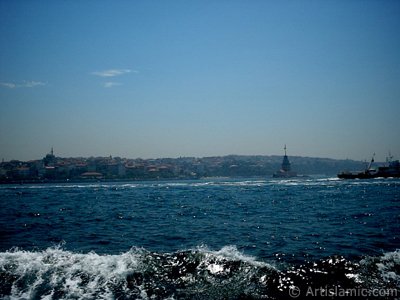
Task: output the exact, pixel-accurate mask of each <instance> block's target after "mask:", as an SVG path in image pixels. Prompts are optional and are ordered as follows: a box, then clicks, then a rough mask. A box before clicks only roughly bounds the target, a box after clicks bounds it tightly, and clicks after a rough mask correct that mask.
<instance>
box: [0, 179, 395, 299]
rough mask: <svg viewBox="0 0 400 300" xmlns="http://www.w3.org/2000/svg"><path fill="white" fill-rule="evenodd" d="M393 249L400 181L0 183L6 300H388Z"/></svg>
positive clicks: (0, 291) (1, 283) (1, 292)
mask: <svg viewBox="0 0 400 300" xmlns="http://www.w3.org/2000/svg"><path fill="white" fill-rule="evenodd" d="M399 248H400V180H399V179H373V180H350V181H346V180H338V179H337V178H326V177H309V178H299V179H290V180H278V179H269V178H267V179H265V178H261V179H260V178H258V179H243V178H241V179H203V180H194V181H157V182H156V181H153V182H96V183H65V184H26V185H2V186H0V252H1V253H0V297H3V298H5V299H44V298H45V299H100V298H102V299H291V298H294V297H293V296H299V297H300V298H301V297H305V296H306V295H307V296H315V295H314V294H312V293H310V292H311V290H310V287H312V288H313V289H314V290H317V292H318V291H319V292H320V293H323V292H322V291H329V292H330V294H327V296H329V297H331V298H335V297H336V296H337V297H339V296H340V295H339V293H340V292H341V291H342V290H338V288H340V289H344V288H347V289H348V290H351V289H356V291H357V292H358V293H359V294H357V295H358V296H360V297H361V298H365V297H362V296H365V295H364V294H361V292H365V293H369V294H368V295H369V298H370V299H372V298H373V299H375V298H379V299H382V298H384V299H393V298H395V296H396V295H398V297H400V292H399V290H400V251H399V250H398V249H399ZM320 288H321V290H318V289H320ZM378 289H379V291H381V294H372V292H373V291H376V290H378ZM296 293H298V294H296ZM307 293H308V294H307ZM395 294H396V295H395ZM321 295H322V294H320V295H319V296H321ZM322 296H324V295H322ZM297 298H298V297H297Z"/></svg>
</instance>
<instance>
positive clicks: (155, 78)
mask: <svg viewBox="0 0 400 300" xmlns="http://www.w3.org/2000/svg"><path fill="white" fill-rule="evenodd" d="M399 16H400V1H370V0H365V1H361V0H360V1H354V0H350V1H339V0H338V1H329V0H327V1H317V0H315V1H313V0H303V1H301V0H300V1H294V0H293V1H285V0H284V1H261V0H250V1H249V0H243V1H236V0H229V1H228V0H215V1H206V0H202V1H200V0H199V1H195V0H185V1H183V0H181V1H176V0H171V1H161V0H160V1H156V0H151V1H144V0H143V1H139V0H137V1H103V0H99V1H93V0H84V1H66V0H64V1H62V0H58V1H45V0H42V1H24V0H22V1H8V0H0V159H4V160H6V161H7V160H11V159H18V160H31V159H40V158H42V157H43V156H44V155H45V154H46V153H48V152H49V151H50V149H51V147H54V152H55V155H57V156H61V157H89V156H109V155H112V156H120V157H126V158H138V157H141V158H158V157H180V156H195V157H204V156H218V155H229V154H238V155H282V154H283V147H284V145H285V144H286V145H287V149H288V155H293V156H294V155H296V156H312V157H328V158H336V159H347V158H349V159H356V160H365V159H368V160H369V159H370V157H371V155H372V154H373V153H376V159H377V160H380V161H384V160H385V158H386V156H387V155H388V153H389V151H390V152H391V154H392V155H393V156H394V158H396V159H400V138H399V137H400V135H399V130H400V117H399V112H400V17H399Z"/></svg>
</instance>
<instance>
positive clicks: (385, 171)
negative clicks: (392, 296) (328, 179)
mask: <svg viewBox="0 0 400 300" xmlns="http://www.w3.org/2000/svg"><path fill="white" fill-rule="evenodd" d="M337 176H338V177H339V178H340V179H371V178H390V177H400V162H399V161H398V160H396V161H393V162H390V163H389V166H387V167H379V168H378V170H370V169H368V170H365V171H362V172H341V173H339V174H338V175H337Z"/></svg>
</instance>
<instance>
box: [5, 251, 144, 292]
mask: <svg viewBox="0 0 400 300" xmlns="http://www.w3.org/2000/svg"><path fill="white" fill-rule="evenodd" d="M137 266H138V255H137V254H136V253H134V252H131V251H130V252H126V253H123V254H121V255H103V256H102V255H98V254H96V253H87V254H77V253H72V252H69V251H64V250H61V249H60V248H49V249H47V250H45V251H43V252H28V251H20V250H14V251H11V252H6V253H1V254H0V271H1V272H4V273H9V274H10V273H11V277H13V278H14V279H16V280H15V281H14V282H6V283H5V284H11V286H10V294H9V295H10V296H9V299H35V298H37V297H38V296H39V294H40V298H45V297H47V298H48V299H52V298H59V299H77V298H86V299H91V298H93V296H94V295H97V296H98V297H99V298H102V299H113V298H114V297H113V295H112V290H110V285H109V283H114V284H118V283H119V282H121V283H122V282H123V281H125V279H126V276H127V275H128V274H129V273H131V272H132V270H135V269H136V268H137ZM3 288H4V286H3ZM3 292H4V291H3ZM55 293H57V295H55Z"/></svg>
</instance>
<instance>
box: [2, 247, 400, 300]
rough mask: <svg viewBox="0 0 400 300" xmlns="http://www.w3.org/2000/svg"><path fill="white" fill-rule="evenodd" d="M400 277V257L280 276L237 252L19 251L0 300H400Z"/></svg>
mask: <svg viewBox="0 0 400 300" xmlns="http://www.w3.org/2000/svg"><path fill="white" fill-rule="evenodd" d="M399 270H400V251H395V252H389V253H385V254H384V255H382V256H380V257H366V258H364V259H363V260H361V261H360V262H351V261H348V260H346V259H345V258H343V257H330V258H327V259H324V260H319V261H314V262H306V263H305V264H304V265H300V266H289V267H288V268H287V269H285V270H283V269H282V270H278V269H275V268H273V267H271V266H270V265H269V264H267V263H264V262H260V261H257V260H256V259H255V258H254V257H251V256H247V255H245V254H243V253H241V252H240V251H238V250H237V248H236V247H235V246H225V247H223V248H221V249H220V250H217V251H213V250H209V249H208V248H207V247H205V246H203V247H199V248H197V249H193V250H187V251H179V252H175V253H152V252H149V251H146V250H144V249H139V248H132V249H131V250H130V251H128V252H125V253H121V254H119V255H98V254H96V253H94V252H90V253H86V254H83V253H73V252H70V251H66V250H63V249H61V248H60V247H55V248H48V249H46V250H44V251H36V252H34V251H33V252H30V251H23V250H18V249H14V250H11V251H8V252H3V253H0V298H1V299H9V300H11V299H48V300H50V299H193V298H196V299H248V298H250V299H266V298H268V299H290V298H289V296H290V292H291V289H292V287H293V286H296V287H298V289H299V291H301V293H302V294H305V293H306V292H307V291H308V289H309V287H310V284H311V285H313V286H312V288H315V289H320V288H321V287H325V288H328V289H334V288H337V287H342V288H347V289H360V290H362V289H367V290H369V291H373V290H376V289H380V290H386V291H391V292H392V293H391V295H395V293H396V294H397V295H400V274H399ZM374 299H375V298H374ZM379 299H392V298H390V297H384V298H379Z"/></svg>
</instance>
